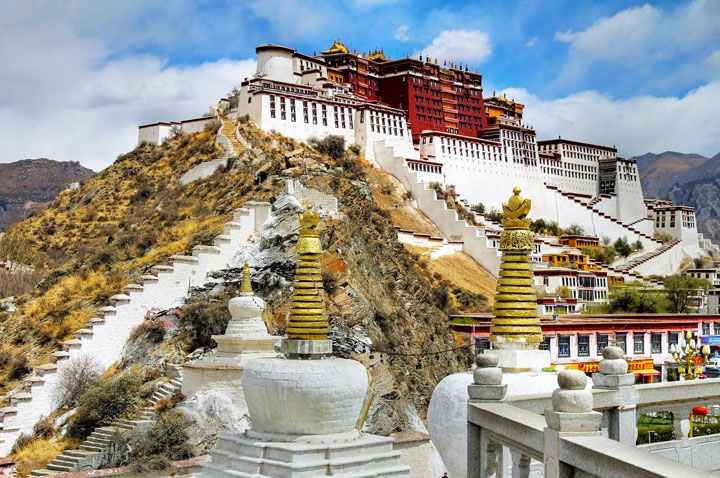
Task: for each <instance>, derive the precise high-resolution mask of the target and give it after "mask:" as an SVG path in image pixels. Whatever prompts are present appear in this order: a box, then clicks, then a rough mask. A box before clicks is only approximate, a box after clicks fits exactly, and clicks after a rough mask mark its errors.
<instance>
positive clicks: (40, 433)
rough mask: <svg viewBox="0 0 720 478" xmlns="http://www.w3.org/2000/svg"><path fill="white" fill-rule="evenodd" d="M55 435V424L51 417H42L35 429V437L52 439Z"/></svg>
mask: <svg viewBox="0 0 720 478" xmlns="http://www.w3.org/2000/svg"><path fill="white" fill-rule="evenodd" d="M54 433H55V424H54V422H53V420H52V419H51V418H49V417H40V420H38V421H37V423H35V426H34V427H33V437H35V438H50V437H52V436H53V434H54Z"/></svg>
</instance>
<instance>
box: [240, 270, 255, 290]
mask: <svg viewBox="0 0 720 478" xmlns="http://www.w3.org/2000/svg"><path fill="white" fill-rule="evenodd" d="M252 291H253V290H252V285H251V284H250V266H249V265H248V263H247V262H245V265H244V266H243V270H242V285H241V286H240V292H249V293H251V294H252Z"/></svg>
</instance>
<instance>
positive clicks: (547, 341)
mask: <svg viewBox="0 0 720 478" xmlns="http://www.w3.org/2000/svg"><path fill="white" fill-rule="evenodd" d="M538 348H539V349H540V350H550V336H549V335H546V336H544V337H543V340H542V342H540V345H539V346H538Z"/></svg>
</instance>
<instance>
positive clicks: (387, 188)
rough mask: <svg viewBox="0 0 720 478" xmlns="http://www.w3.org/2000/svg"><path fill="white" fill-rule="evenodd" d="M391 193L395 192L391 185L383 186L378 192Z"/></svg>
mask: <svg viewBox="0 0 720 478" xmlns="http://www.w3.org/2000/svg"><path fill="white" fill-rule="evenodd" d="M393 191H395V186H393V185H392V184H385V185H384V186H383V187H381V188H380V192H381V193H382V194H392V193H393Z"/></svg>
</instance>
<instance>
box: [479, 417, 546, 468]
mask: <svg viewBox="0 0 720 478" xmlns="http://www.w3.org/2000/svg"><path fill="white" fill-rule="evenodd" d="M468 421H469V422H471V423H474V424H475V425H478V426H480V427H482V428H483V429H484V430H487V431H489V432H490V433H491V434H492V435H493V436H494V437H495V438H497V439H498V441H500V442H501V443H502V444H503V445H506V446H508V447H510V448H516V449H522V450H524V451H525V452H527V453H528V454H530V455H531V456H532V457H533V458H536V459H538V457H539V459H542V454H543V431H544V429H545V426H546V425H545V417H543V416H542V415H538V414H537V413H533V412H529V411H527V410H523V409H522V408H518V407H515V406H512V405H508V404H506V403H470V404H468Z"/></svg>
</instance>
